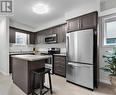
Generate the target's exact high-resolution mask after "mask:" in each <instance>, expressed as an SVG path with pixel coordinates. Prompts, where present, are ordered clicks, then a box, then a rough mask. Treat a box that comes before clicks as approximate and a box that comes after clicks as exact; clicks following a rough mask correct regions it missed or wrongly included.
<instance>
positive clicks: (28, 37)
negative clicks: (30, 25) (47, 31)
mask: <svg viewBox="0 0 116 95" xmlns="http://www.w3.org/2000/svg"><path fill="white" fill-rule="evenodd" d="M16 33H22V34H26V36H27V38H26V40H27V41H26V43H25V44H19V43H17V38H16V37H17V36H16ZM29 39H30V35H29V34H27V33H23V32H18V31H17V32H15V45H21V46H26V45H28V44H29Z"/></svg>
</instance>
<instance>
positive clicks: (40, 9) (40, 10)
mask: <svg viewBox="0 0 116 95" xmlns="http://www.w3.org/2000/svg"><path fill="white" fill-rule="evenodd" d="M48 11H49V8H48V6H47V5H45V4H42V3H39V4H36V5H34V6H33V12H35V13H37V14H45V13H47V12H48Z"/></svg>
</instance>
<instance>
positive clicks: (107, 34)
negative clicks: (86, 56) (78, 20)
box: [104, 18, 116, 45]
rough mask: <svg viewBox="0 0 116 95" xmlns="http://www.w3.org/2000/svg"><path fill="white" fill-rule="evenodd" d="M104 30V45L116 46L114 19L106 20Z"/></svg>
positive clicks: (115, 21) (115, 20) (115, 22)
mask: <svg viewBox="0 0 116 95" xmlns="http://www.w3.org/2000/svg"><path fill="white" fill-rule="evenodd" d="M104 30H105V31H104V45H116V19H114V18H113V19H107V20H106V21H105V25H104Z"/></svg>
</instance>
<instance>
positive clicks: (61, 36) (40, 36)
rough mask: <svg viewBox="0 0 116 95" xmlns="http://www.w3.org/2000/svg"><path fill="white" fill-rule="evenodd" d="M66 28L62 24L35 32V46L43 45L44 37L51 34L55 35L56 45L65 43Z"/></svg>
mask: <svg viewBox="0 0 116 95" xmlns="http://www.w3.org/2000/svg"><path fill="white" fill-rule="evenodd" d="M66 27H67V25H66V24H62V25H58V26H54V27H51V28H49V29H45V30H41V31H38V32H36V44H40V43H42V44H45V37H46V36H49V35H52V34H57V43H62V42H65V41H66V32H67V31H66Z"/></svg>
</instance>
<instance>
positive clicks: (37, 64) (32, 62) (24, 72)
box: [12, 55, 50, 95]
mask: <svg viewBox="0 0 116 95" xmlns="http://www.w3.org/2000/svg"><path fill="white" fill-rule="evenodd" d="M49 58H50V56H47V55H45V56H41V55H13V56H12V63H13V65H12V79H13V82H14V83H15V84H16V85H17V86H18V87H19V88H20V89H21V90H23V91H24V92H25V93H26V94H27V95H29V94H30V93H31V92H32V81H33V80H32V70H35V69H38V68H42V67H45V60H46V59H49ZM43 78H44V77H43ZM35 83H36V88H39V78H36V80H35Z"/></svg>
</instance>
